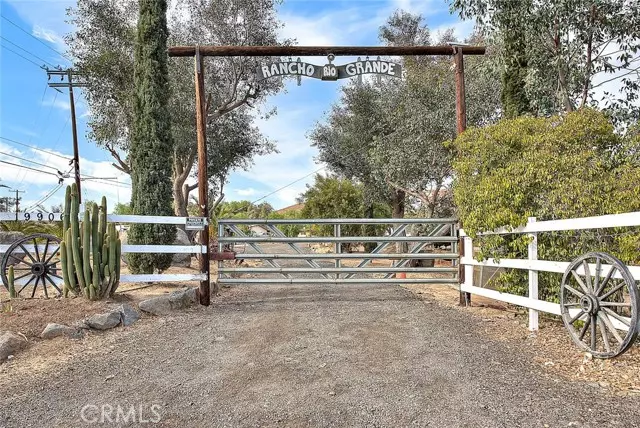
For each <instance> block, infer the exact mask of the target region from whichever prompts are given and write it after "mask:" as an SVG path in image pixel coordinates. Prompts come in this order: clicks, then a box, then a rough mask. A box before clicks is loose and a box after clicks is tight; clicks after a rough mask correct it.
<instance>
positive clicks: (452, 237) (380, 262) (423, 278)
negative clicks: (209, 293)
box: [212, 219, 458, 284]
mask: <svg viewBox="0 0 640 428" xmlns="http://www.w3.org/2000/svg"><path fill="white" fill-rule="evenodd" d="M376 228H377V231H378V232H379V233H378V234H379V235H380V236H375V235H376V233H375V232H376V231H375V229H376ZM372 229H374V231H373V233H371V230H372ZM312 234H313V235H315V236H311V235H312ZM287 235H295V236H287ZM218 236H219V237H220V238H219V239H218V244H217V248H214V249H213V252H214V254H213V255H212V258H213V259H214V260H217V261H218V280H217V283H218V284H234V283H242V284H247V283H254V284H267V283H278V284H282V283H291V284H293V283H296V284H316V283H318V284H344V283H373V282H384V283H405V284H408V283H420V284H447V283H449V284H458V267H457V263H458V238H457V219H291V220H280V219H278V220H276V219H273V220H269V219H225V220H220V221H219V222H218ZM367 248H368V249H369V251H367V250H366V249H367ZM225 260H226V261H225ZM407 274H408V275H407Z"/></svg>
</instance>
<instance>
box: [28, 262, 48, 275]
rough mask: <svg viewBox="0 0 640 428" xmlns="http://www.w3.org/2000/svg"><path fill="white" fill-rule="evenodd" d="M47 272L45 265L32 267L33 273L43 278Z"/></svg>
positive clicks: (40, 264) (36, 264) (38, 264)
mask: <svg viewBox="0 0 640 428" xmlns="http://www.w3.org/2000/svg"><path fill="white" fill-rule="evenodd" d="M46 272H47V267H46V266H45V265H44V263H34V264H33V265H32V266H31V273H32V274H34V275H37V276H42V275H43V274H44V273H46Z"/></svg>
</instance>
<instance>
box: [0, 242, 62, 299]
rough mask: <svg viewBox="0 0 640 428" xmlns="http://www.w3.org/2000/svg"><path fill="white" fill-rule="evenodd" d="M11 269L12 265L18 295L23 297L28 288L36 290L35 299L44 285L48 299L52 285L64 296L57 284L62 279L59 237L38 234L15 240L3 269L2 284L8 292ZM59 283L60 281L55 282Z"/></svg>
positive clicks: (4, 258) (34, 292) (8, 251)
mask: <svg viewBox="0 0 640 428" xmlns="http://www.w3.org/2000/svg"><path fill="white" fill-rule="evenodd" d="M9 266H13V270H14V281H15V288H16V292H17V293H18V294H20V293H21V292H22V291H24V290H25V289H26V288H27V287H33V288H32V290H31V297H34V296H35V294H36V290H37V289H38V285H41V286H42V291H43V292H44V296H45V297H47V298H48V297H49V290H48V289H47V287H48V286H52V287H53V290H55V293H56V294H57V295H60V294H62V292H61V291H60V285H58V283H59V282H60V280H62V272H61V271H60V269H61V266H60V238H58V237H57V236H55V235H48V234H44V233H36V234H33V235H29V236H25V237H24V238H22V239H19V240H18V241H15V242H14V243H13V244H11V246H10V247H9V249H8V250H7V252H6V253H5V255H4V257H3V258H2V264H1V266H0V269H1V271H0V273H1V274H2V283H3V284H4V286H5V288H6V289H7V290H8V289H9V279H8V274H9ZM56 280H58V281H56Z"/></svg>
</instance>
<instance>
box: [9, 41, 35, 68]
mask: <svg viewBox="0 0 640 428" xmlns="http://www.w3.org/2000/svg"><path fill="white" fill-rule="evenodd" d="M2 47H3V48H4V49H6V50H8V51H9V52H13V53H14V54H16V55H18V56H19V57H21V58H23V59H25V60H27V61H29V62H30V63H31V64H33V65H35V66H36V67H38V68H42V66H41V65H40V64H38V63H36V62H35V61H32V60H30V59H29V58H27V57H26V56H24V55H22V54H21V53H18V52H16V51H14V50H13V49H11V48H10V47H8V46H4V45H3V46H2Z"/></svg>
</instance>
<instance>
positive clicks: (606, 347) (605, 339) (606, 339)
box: [598, 316, 611, 352]
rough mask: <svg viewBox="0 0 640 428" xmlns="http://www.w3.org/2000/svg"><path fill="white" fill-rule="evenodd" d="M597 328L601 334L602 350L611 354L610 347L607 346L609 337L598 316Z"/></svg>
mask: <svg viewBox="0 0 640 428" xmlns="http://www.w3.org/2000/svg"><path fill="white" fill-rule="evenodd" d="M598 327H600V334H602V342H603V343H604V348H605V349H606V350H607V352H611V345H609V336H607V329H606V328H605V327H604V322H602V318H601V317H600V316H598Z"/></svg>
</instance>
